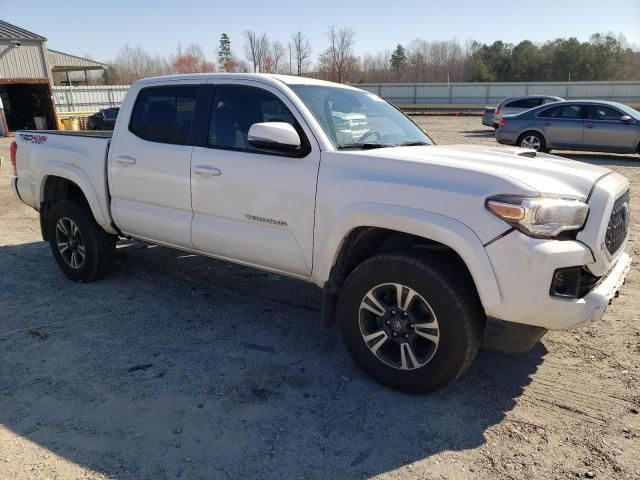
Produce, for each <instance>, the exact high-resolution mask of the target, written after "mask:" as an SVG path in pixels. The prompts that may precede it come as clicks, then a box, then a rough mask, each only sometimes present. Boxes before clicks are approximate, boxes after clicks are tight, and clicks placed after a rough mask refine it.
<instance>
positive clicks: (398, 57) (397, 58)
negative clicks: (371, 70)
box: [390, 44, 407, 70]
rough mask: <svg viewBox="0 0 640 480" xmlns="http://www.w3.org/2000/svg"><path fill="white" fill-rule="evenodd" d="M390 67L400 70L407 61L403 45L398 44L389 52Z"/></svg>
mask: <svg viewBox="0 0 640 480" xmlns="http://www.w3.org/2000/svg"><path fill="white" fill-rule="evenodd" d="M390 62H391V67H392V68H393V69H394V70H400V69H401V68H402V67H404V66H405V65H406V63H407V54H406V52H405V50H404V47H403V46H402V45H400V44H398V46H397V47H396V49H395V50H394V52H393V53H392V54H391V60H390Z"/></svg>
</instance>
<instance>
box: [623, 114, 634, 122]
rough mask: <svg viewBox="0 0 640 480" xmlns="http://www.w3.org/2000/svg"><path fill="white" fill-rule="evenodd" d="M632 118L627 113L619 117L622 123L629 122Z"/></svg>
mask: <svg viewBox="0 0 640 480" xmlns="http://www.w3.org/2000/svg"><path fill="white" fill-rule="evenodd" d="M632 120H633V119H632V118H631V117H630V116H629V115H623V116H621V117H620V121H621V122H622V123H631V121H632Z"/></svg>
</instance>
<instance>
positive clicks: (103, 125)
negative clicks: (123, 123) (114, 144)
mask: <svg viewBox="0 0 640 480" xmlns="http://www.w3.org/2000/svg"><path fill="white" fill-rule="evenodd" d="M119 111H120V108H119V107H113V108H105V109H103V110H100V111H99V112H96V113H94V114H93V115H91V116H90V117H89V118H87V130H113V127H114V125H115V124H116V118H117V117H118V112H119Z"/></svg>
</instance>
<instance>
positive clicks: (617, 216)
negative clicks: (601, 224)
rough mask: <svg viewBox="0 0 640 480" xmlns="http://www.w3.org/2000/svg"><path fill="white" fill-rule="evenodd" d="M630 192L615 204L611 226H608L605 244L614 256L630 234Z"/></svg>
mask: <svg viewBox="0 0 640 480" xmlns="http://www.w3.org/2000/svg"><path fill="white" fill-rule="evenodd" d="M629 215H630V211H629V191H628V190H627V191H626V192H625V193H624V194H622V195H621V196H620V197H619V198H618V199H617V200H616V202H615V203H614V204H613V210H612V211H611V217H610V218H609V224H608V225H607V235H606V236H605V239H604V244H605V245H606V247H607V250H609V253H610V254H611V255H613V254H614V253H616V252H617V251H618V250H620V247H621V246H622V244H623V243H624V241H625V239H626V238H627V234H628V233H629V232H628V230H629Z"/></svg>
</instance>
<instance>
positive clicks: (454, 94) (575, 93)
mask: <svg viewBox="0 0 640 480" xmlns="http://www.w3.org/2000/svg"><path fill="white" fill-rule="evenodd" d="M353 86H354V87H358V88H362V89H364V90H368V91H370V92H371V93H375V94H376V95H378V96H380V97H382V98H384V99H385V100H387V101H389V102H391V103H395V104H398V105H496V104H497V103H498V102H499V101H500V100H502V99H503V98H505V97H512V96H520V95H555V96H558V97H563V98H565V99H567V100H578V99H593V100H611V101H614V102H620V103H626V104H631V105H638V104H640V82H535V83H534V82H531V83H474V82H470V83H361V84H355V85H353Z"/></svg>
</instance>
